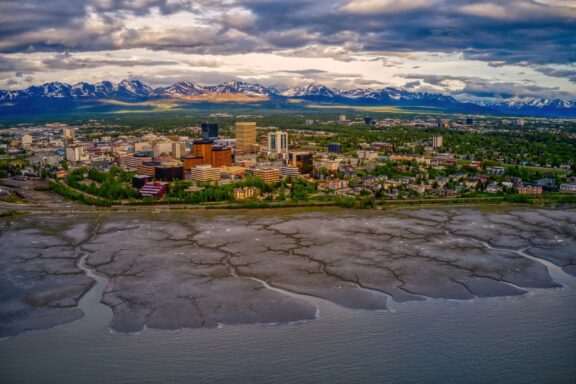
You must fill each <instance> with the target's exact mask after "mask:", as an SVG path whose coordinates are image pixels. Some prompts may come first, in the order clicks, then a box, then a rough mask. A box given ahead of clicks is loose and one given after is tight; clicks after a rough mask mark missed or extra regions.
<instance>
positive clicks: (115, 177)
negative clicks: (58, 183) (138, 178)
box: [66, 167, 138, 200]
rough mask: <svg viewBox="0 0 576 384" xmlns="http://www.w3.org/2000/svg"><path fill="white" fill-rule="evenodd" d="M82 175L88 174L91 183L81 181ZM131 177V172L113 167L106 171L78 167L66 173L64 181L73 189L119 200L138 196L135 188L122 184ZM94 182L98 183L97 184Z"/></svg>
mask: <svg viewBox="0 0 576 384" xmlns="http://www.w3.org/2000/svg"><path fill="white" fill-rule="evenodd" d="M84 175H88V179H89V180H92V183H90V184H85V183H82V181H84V180H85V179H86V178H85V176H84ZM131 178H132V174H131V173H129V172H124V171H123V170H122V169H119V168H115V167H114V168H112V169H111V170H110V172H107V173H106V172H100V171H98V170H97V169H93V168H90V169H87V168H78V169H75V170H74V171H72V172H71V173H70V175H68V178H67V179H66V183H67V184H68V185H69V186H70V187H72V188H74V189H78V190H79V191H82V192H85V193H88V194H90V195H93V196H98V197H102V198H104V199H108V200H120V199H130V198H136V197H138V192H137V191H136V190H134V189H133V188H132V187H130V186H124V183H126V182H129V181H130V180H131ZM96 183H99V184H100V185H99V186H98V185H96Z"/></svg>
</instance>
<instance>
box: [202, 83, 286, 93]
mask: <svg viewBox="0 0 576 384" xmlns="http://www.w3.org/2000/svg"><path fill="white" fill-rule="evenodd" d="M206 90H207V91H208V92H212V93H215V94H227V93H244V94H246V95H252V96H275V95H278V94H279V93H280V92H279V91H278V90H277V89H276V88H273V87H267V86H265V85H262V84H251V83H245V82H243V81H229V82H226V83H223V84H219V85H214V86H211V87H206Z"/></svg>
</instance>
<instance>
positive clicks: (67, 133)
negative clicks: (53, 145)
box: [62, 127, 76, 146]
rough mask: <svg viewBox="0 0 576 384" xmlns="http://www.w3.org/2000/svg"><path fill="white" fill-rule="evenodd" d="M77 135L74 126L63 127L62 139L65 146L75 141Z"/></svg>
mask: <svg viewBox="0 0 576 384" xmlns="http://www.w3.org/2000/svg"><path fill="white" fill-rule="evenodd" d="M75 137H76V131H75V130H74V128H68V127H64V128H62V141H63V142H64V146H68V145H69V144H72V143H73V142H74V138H75Z"/></svg>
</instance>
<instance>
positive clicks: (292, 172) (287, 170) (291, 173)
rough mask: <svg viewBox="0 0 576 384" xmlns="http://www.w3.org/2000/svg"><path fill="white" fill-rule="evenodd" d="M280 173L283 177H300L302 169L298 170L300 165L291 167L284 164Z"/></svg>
mask: <svg viewBox="0 0 576 384" xmlns="http://www.w3.org/2000/svg"><path fill="white" fill-rule="evenodd" d="M280 175H281V176H282V177H292V178H295V177H298V176H300V171H299V170H298V167H291V166H289V165H283V166H281V167H280Z"/></svg>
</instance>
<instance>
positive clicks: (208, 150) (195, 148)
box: [192, 139, 214, 164]
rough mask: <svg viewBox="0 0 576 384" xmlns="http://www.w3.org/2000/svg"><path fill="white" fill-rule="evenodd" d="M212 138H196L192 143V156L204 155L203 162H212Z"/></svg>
mask: <svg viewBox="0 0 576 384" xmlns="http://www.w3.org/2000/svg"><path fill="white" fill-rule="evenodd" d="M213 144H214V142H213V141H212V140H204V139H202V140H194V143H193V144H192V156H197V157H202V158H203V162H202V164H210V163H211V162H212V145H213Z"/></svg>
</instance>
